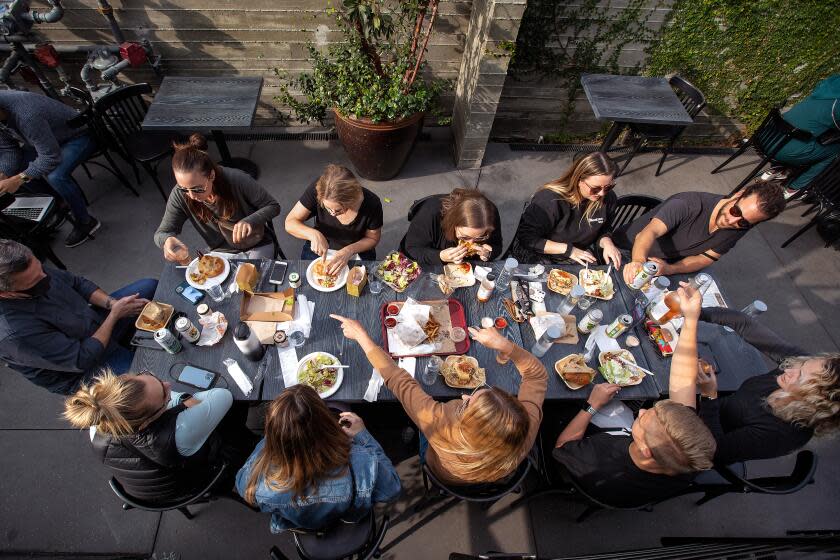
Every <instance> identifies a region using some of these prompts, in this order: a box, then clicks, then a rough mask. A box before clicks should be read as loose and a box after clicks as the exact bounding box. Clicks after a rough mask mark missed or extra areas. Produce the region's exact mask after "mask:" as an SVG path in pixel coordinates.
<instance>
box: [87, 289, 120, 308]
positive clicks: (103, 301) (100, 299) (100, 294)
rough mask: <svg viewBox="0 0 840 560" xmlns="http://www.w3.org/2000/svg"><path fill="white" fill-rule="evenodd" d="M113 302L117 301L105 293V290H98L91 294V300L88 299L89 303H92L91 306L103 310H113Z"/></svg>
mask: <svg viewBox="0 0 840 560" xmlns="http://www.w3.org/2000/svg"><path fill="white" fill-rule="evenodd" d="M113 301H115V300H114V298H112V297H111V296H109V295H108V294H107V293H105V290H103V289H101V288H98V289H97V290H96V291H95V292H93V293H92V294H90V298H88V302H90V304H91V305H95V306H96V307H101V308H102V309H111V304H112V302H113Z"/></svg>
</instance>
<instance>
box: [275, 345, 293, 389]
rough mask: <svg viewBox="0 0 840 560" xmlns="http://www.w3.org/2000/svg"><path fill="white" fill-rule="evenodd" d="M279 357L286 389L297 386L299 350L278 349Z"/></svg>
mask: <svg viewBox="0 0 840 560" xmlns="http://www.w3.org/2000/svg"><path fill="white" fill-rule="evenodd" d="M277 357H278V358H279V360H280V371H281V372H283V383H284V384H285V385H286V387H291V386H292V385H297V383H298V379H297V365H298V356H297V349H296V348H293V347H292V346H286V347H285V348H281V347H279V346H278V347H277Z"/></svg>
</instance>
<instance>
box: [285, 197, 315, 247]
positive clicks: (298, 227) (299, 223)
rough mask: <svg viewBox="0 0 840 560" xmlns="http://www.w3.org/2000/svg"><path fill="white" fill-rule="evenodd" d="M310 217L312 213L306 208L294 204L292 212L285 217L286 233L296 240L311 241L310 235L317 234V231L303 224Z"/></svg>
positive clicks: (297, 203)
mask: <svg viewBox="0 0 840 560" xmlns="http://www.w3.org/2000/svg"><path fill="white" fill-rule="evenodd" d="M310 216H312V213H311V212H310V211H309V210H307V208H306V206H304V205H303V204H301V203H300V202H296V203H295V205H294V207H293V208H292V210H291V211H290V212H289V213H288V214H287V215H286V222H285V227H286V233H288V234H289V235H291V236H292V237H297V238H298V239H303V240H308V241H311V237H312V235H313V234H315V233H317V232H318V230H316V229H315V228H313V227H309V226H308V225H306V224H305V223H304V222H305V221H306V220H308V219H309V217H310Z"/></svg>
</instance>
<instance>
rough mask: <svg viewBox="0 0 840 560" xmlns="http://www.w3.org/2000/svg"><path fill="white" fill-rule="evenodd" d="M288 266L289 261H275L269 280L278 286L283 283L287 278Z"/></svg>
mask: <svg viewBox="0 0 840 560" xmlns="http://www.w3.org/2000/svg"><path fill="white" fill-rule="evenodd" d="M288 268H289V264H288V263H284V262H283V261H274V266H273V267H272V268H271V275H270V276H269V277H268V281H269V282H270V283H271V284H274V285H276V286H279V285H281V284H282V283H283V281H284V280H285V279H286V269H288Z"/></svg>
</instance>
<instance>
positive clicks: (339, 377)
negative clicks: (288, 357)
mask: <svg viewBox="0 0 840 560" xmlns="http://www.w3.org/2000/svg"><path fill="white" fill-rule="evenodd" d="M321 355H324V356H327V357H329V358H332V359H333V361H334V362H335V363H336V364H337V365H342V364H341V360H339V359H338V358H336V357H335V356H333V355H332V354H330V353H329V352H312V353H311V354H307V355H306V356H304V357H303V358H301V359H300V361H299V362H298V365H297V375H298V383H300V370H301V369H302V368H303V365H304V364H305V363H306V362H308V361H309V360H311V359H312V358H316V357H318V356H321ZM342 381H344V369H340V370H338V375H336V377H335V384H334V385H333V386H332V387H330V388H329V389H327V390H326V391H324V392H323V393H318V396H320V397H321V398H322V399H326V398H327V397H331V396H332V395H333V394H335V392H336V391H338V388H339V387H341V382H342Z"/></svg>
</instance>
